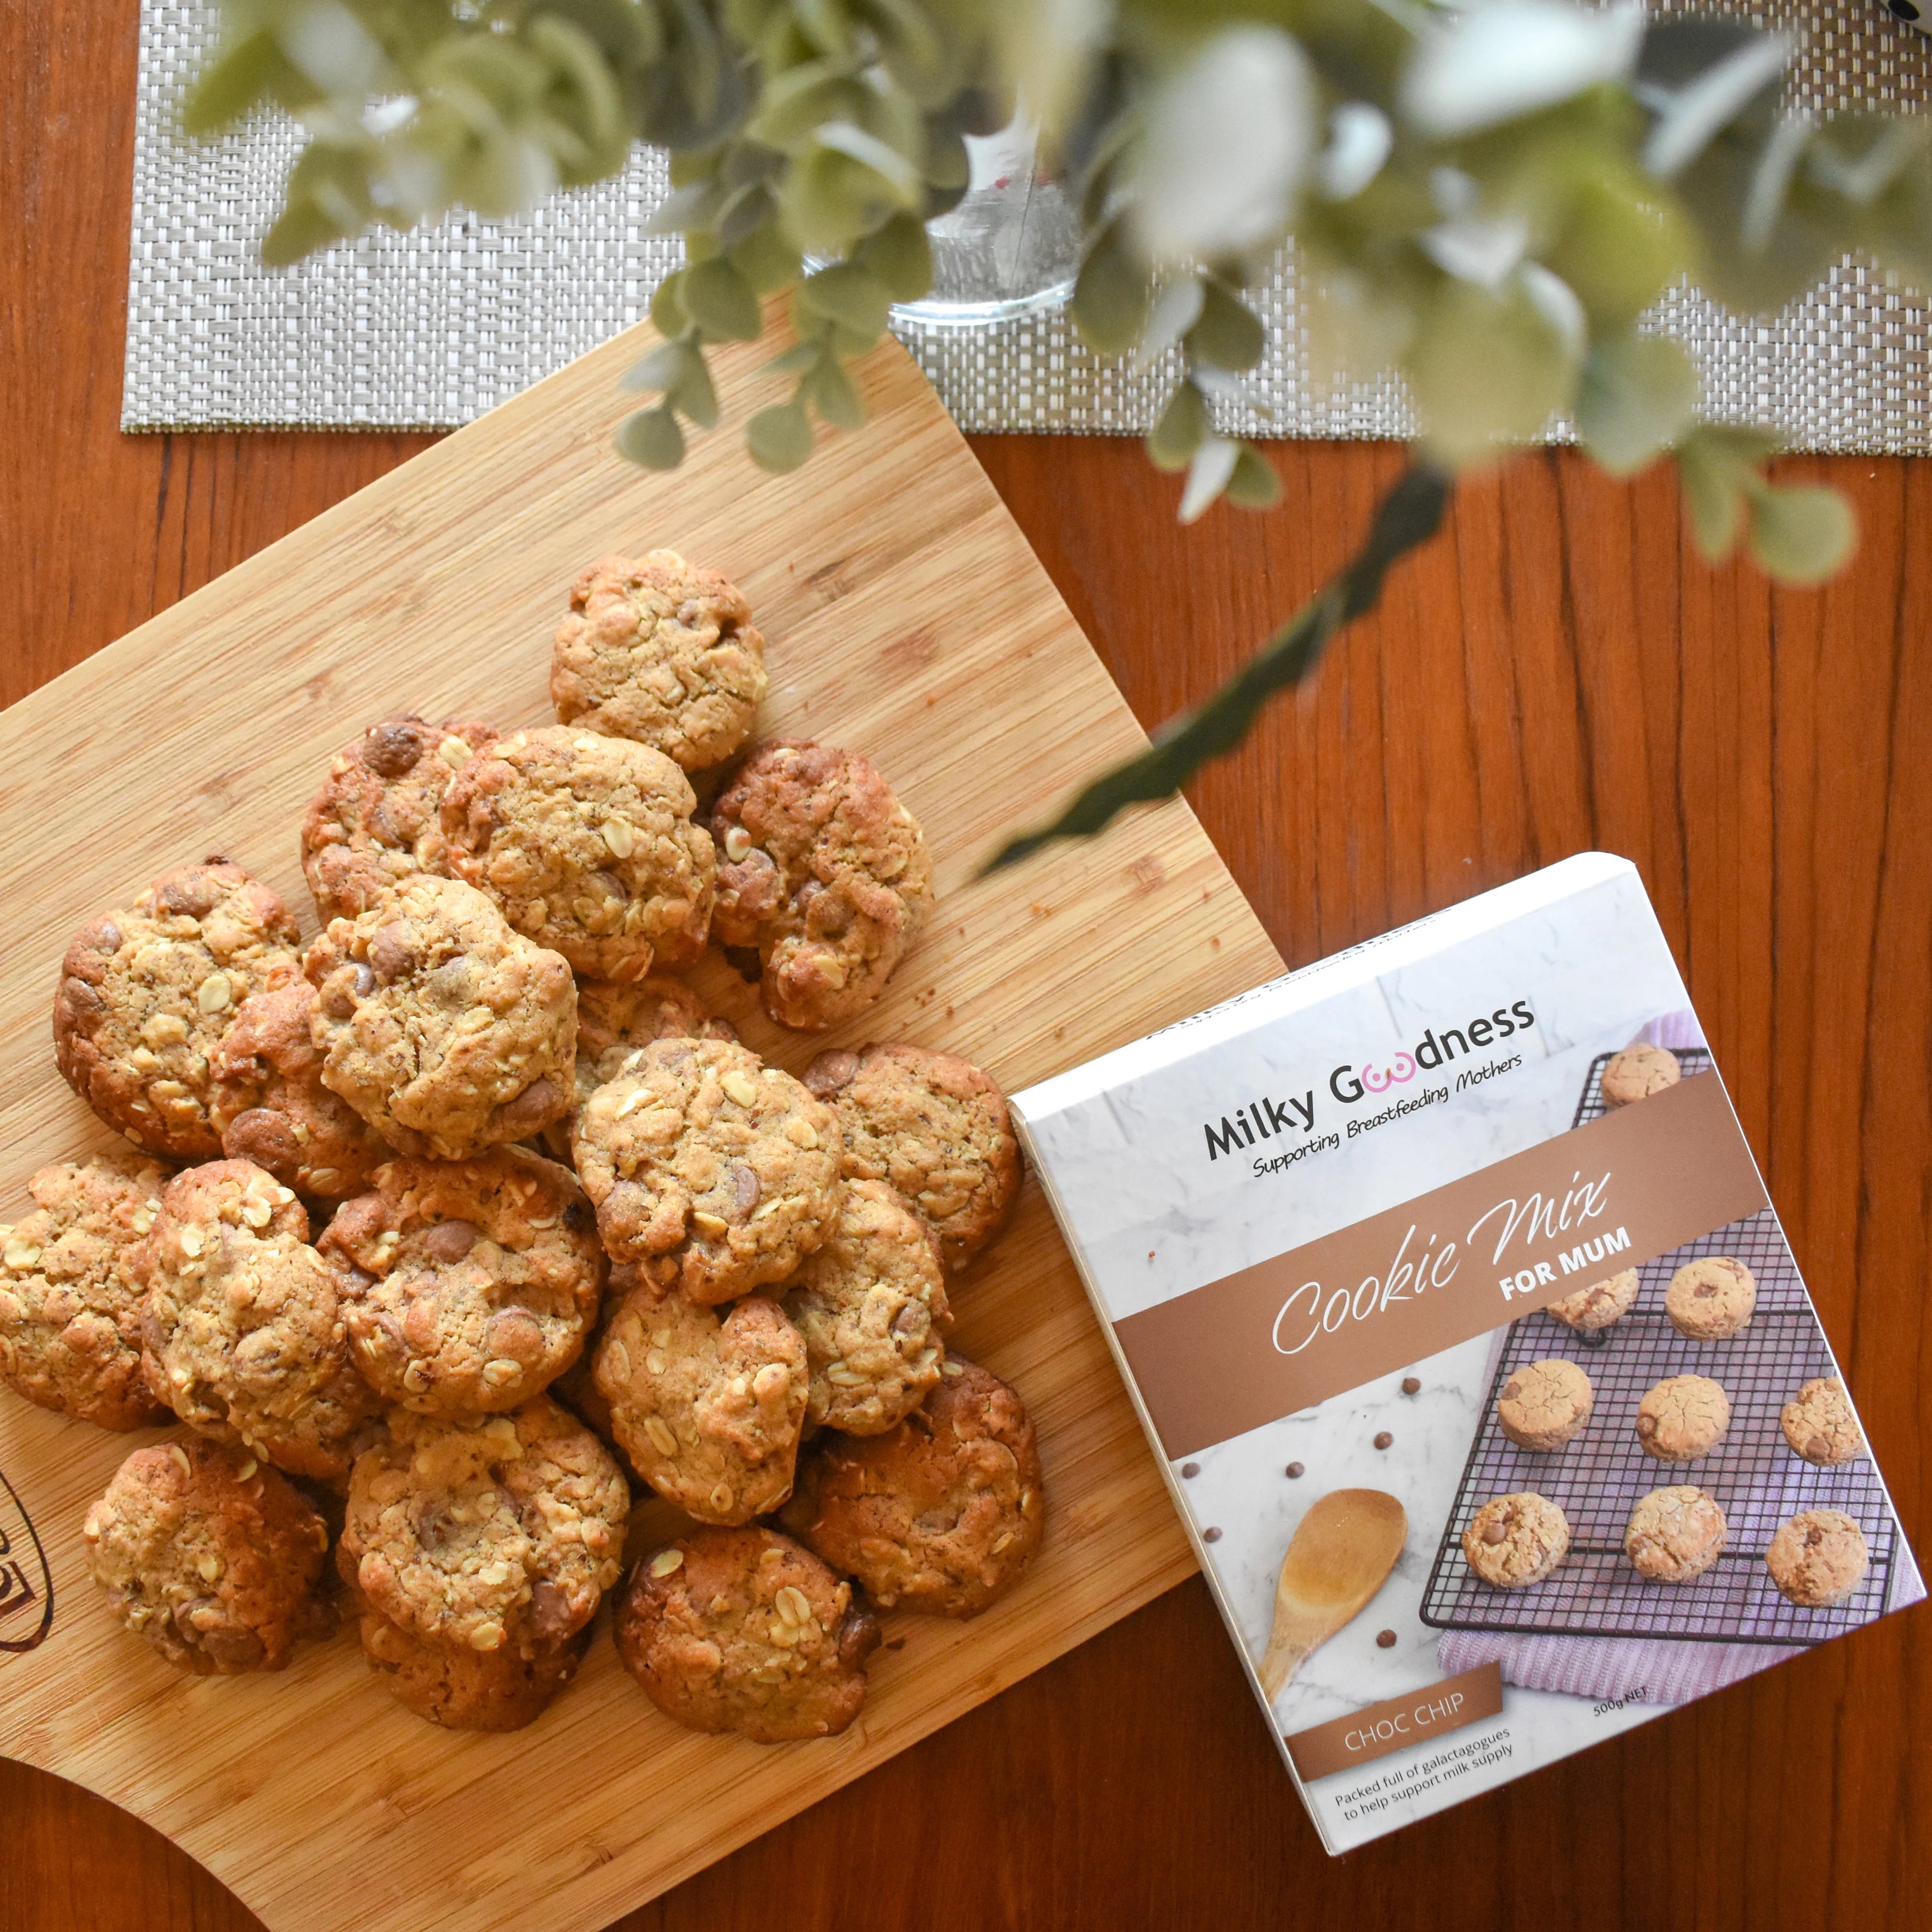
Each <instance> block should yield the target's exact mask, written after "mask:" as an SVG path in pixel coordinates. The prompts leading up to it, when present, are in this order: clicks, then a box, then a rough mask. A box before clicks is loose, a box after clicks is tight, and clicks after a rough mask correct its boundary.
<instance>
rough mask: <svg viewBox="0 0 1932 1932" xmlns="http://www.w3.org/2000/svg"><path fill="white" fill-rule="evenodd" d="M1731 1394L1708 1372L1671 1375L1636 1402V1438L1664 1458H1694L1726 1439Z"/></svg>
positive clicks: (1663, 1460) (1665, 1460)
mask: <svg viewBox="0 0 1932 1932" xmlns="http://www.w3.org/2000/svg"><path fill="white" fill-rule="evenodd" d="M1730 1426H1731V1405H1730V1398H1729V1397H1727V1395H1726V1394H1724V1391H1723V1390H1722V1389H1721V1388H1719V1387H1718V1385H1717V1384H1716V1383H1715V1382H1712V1380H1711V1379H1710V1378H1709V1376H1667V1378H1666V1379H1664V1381H1662V1382H1659V1383H1658V1385H1656V1387H1655V1388H1652V1389H1650V1390H1649V1391H1646V1394H1645V1396H1644V1398H1643V1400H1642V1401H1641V1402H1640V1403H1638V1404H1637V1440H1638V1442H1640V1443H1642V1444H1643V1447H1644V1450H1645V1451H1646V1454H1649V1455H1652V1456H1655V1457H1656V1458H1657V1460H1658V1461H1659V1462H1660V1463H1694V1462H1695V1461H1696V1460H1697V1458H1698V1457H1700V1456H1708V1455H1709V1454H1710V1453H1711V1451H1712V1450H1713V1449H1715V1448H1716V1447H1717V1446H1718V1444H1719V1443H1720V1442H1722V1441H1723V1440H1724V1432H1725V1431H1726V1430H1728V1429H1729V1428H1730Z"/></svg>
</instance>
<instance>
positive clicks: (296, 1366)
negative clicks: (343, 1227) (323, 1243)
mask: <svg viewBox="0 0 1932 1932" xmlns="http://www.w3.org/2000/svg"><path fill="white" fill-rule="evenodd" d="M146 1269H147V1279H148V1298H147V1303H146V1306H145V1308H144V1310H143V1311H142V1370H143V1372H144V1373H145V1375H146V1376H147V1379H148V1387H149V1388H151V1390H152V1391H154V1394H156V1395H157V1396H158V1397H160V1398H161V1399H162V1400H163V1401H165V1402H166V1403H167V1404H168V1405H169V1407H171V1408H172V1409H173V1410H174V1412H175V1414H176V1415H178V1416H179V1417H180V1418H181V1420H182V1421H184V1422H185V1423H187V1424H189V1425H190V1427H193V1428H195V1429H196V1430H199V1431H200V1432H201V1433H202V1434H203V1435H205V1436H211V1437H212V1438H213V1439H214V1440H216V1441H217V1442H228V1443H234V1444H240V1445H244V1446H245V1447H246V1448H248V1449H251V1450H252V1451H254V1454H256V1455H257V1456H258V1457H261V1458H262V1459H263V1460H264V1461H266V1462H270V1463H275V1465H276V1466H278V1468H281V1469H287V1470H288V1471H290V1472H291V1473H293V1475H298V1476H314V1477H317V1478H320V1479H322V1480H323V1481H339V1480H340V1479H341V1478H342V1477H344V1476H346V1475H347V1474H348V1473H349V1466H350V1462H351V1461H352V1460H353V1457H354V1456H355V1454H356V1451H357V1449H358V1448H359V1447H360V1446H361V1445H362V1442H364V1441H365V1440H366V1439H367V1438H368V1436H370V1434H371V1433H372V1432H373V1430H374V1424H375V1422H376V1418H377V1417H378V1416H379V1415H380V1413H381V1410H382V1404H381V1403H380V1400H379V1399H378V1398H377V1395H376V1394H375V1392H374V1390H372V1389H371V1388H369V1387H368V1385H367V1384H366V1383H365V1382H363V1380H362V1378H361V1377H360V1376H358V1375H357V1374H356V1371H355V1370H354V1369H353V1367H351V1366H350V1361H349V1346H348V1338H347V1335H346V1334H344V1329H343V1324H342V1316H341V1310H339V1308H338V1306H337V1303H336V1297H335V1277H334V1276H333V1275H332V1273H331V1271H330V1270H329V1265H328V1264H327V1263H326V1262H324V1261H323V1259H322V1257H321V1256H320V1255H319V1254H317V1253H316V1251H315V1250H314V1249H313V1248H312V1247H310V1246H309V1244H308V1211H307V1210H306V1209H305V1208H304V1207H303V1206H302V1203H301V1202H299V1201H298V1200H297V1199H296V1197H295V1196H294V1195H293V1193H290V1190H288V1189H287V1188H286V1187H284V1186H283V1185H282V1184H281V1182H280V1181H277V1180H276V1179H275V1177H274V1176H273V1175H269V1174H265V1173H264V1172H263V1171H262V1169H260V1168H259V1167H256V1166H253V1165H252V1164H251V1163H249V1162H248V1161H245V1160H217V1161H210V1162H208V1163H207V1164H206V1165H205V1166H202V1167H191V1168H190V1169H188V1170H187V1172H186V1173H184V1174H178V1175H175V1178H174V1179H173V1180H172V1181H169V1183H168V1184H167V1186H166V1188H164V1189H163V1190H162V1193H161V1208H160V1213H159V1214H157V1216H156V1217H154V1228H153V1230H152V1232H151V1233H150V1234H149V1235H148V1241H147V1257H146Z"/></svg>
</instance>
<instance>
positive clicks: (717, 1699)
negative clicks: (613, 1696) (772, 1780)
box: [617, 1527, 879, 1744]
mask: <svg viewBox="0 0 1932 1932" xmlns="http://www.w3.org/2000/svg"><path fill="white" fill-rule="evenodd" d="M878 1643H879V1626H878V1623H877V1619H875V1618H874V1616H872V1613H871V1611H869V1610H867V1609H866V1608H865V1605H864V1604H863V1603H862V1601H859V1599H858V1598H856V1596H855V1595H854V1594H853V1589H852V1586H851V1585H850V1583H846V1582H845V1581H844V1580H843V1579H841V1578H840V1577H835V1576H834V1575H833V1574H832V1572H831V1571H829V1570H828V1569H827V1568H826V1566H825V1565H823V1563H821V1562H820V1561H819V1560H818V1559H817V1557H815V1556H813V1555H812V1554H811V1553H810V1552H809V1551H808V1550H801V1549H800V1548H799V1547H798V1545H797V1544H795V1543H794V1542H793V1541H792V1540H791V1539H790V1538H789V1537H787V1536H780V1535H777V1534H776V1533H775V1532H773V1531H772V1530H769V1529H760V1528H757V1527H753V1528H750V1529H696V1530H693V1531H691V1532H690V1533H689V1534H688V1535H685V1536H682V1537H680V1538H679V1539H678V1541H676V1542H675V1543H673V1544H667V1545H666V1546H665V1547H664V1548H663V1549H661V1550H656V1551H654V1552H653V1553H652V1554H651V1555H649V1556H646V1557H645V1558H643V1560H642V1561H641V1562H639V1564H638V1565H637V1568H636V1569H635V1570H634V1571H632V1572H631V1582H630V1586H629V1588H628V1589H627V1590H626V1591H625V1593H624V1598H623V1601H622V1603H621V1604H619V1606H618V1609H617V1651H618V1655H619V1656H621V1657H622V1658H623V1660H624V1664H625V1668H626V1669H628V1670H629V1672H630V1673H631V1676H633V1677H634V1678H635V1679H637V1682H639V1683H640V1684H641V1685H643V1687H644V1690H645V1691H646V1694H647V1695H648V1696H649V1698H650V1700H651V1702H652V1703H654V1704H655V1705H656V1706H657V1707H658V1709H659V1710H661V1712H664V1715H666V1716H667V1717H668V1718H674V1719H676V1721H677V1722H678V1723H679V1724H682V1725H685V1727H687V1728H688V1729H689V1730H694V1731H736V1732H737V1733H739V1736H742V1737H747V1738H750V1739H752V1740H753V1742H755V1743H757V1744H778V1743H781V1742H784V1740H786V1739H792V1738H823V1737H829V1736H834V1735H835V1734H836V1733H838V1732H840V1731H842V1730H844V1728H845V1727H846V1726H847V1724H850V1722H851V1721H852V1720H853V1718H856V1716H857V1715H859V1706H861V1705H862V1704H863V1703H865V1660H866V1658H868V1657H869V1656H870V1655H871V1653H872V1652H873V1651H874V1650H875V1649H877V1648H878Z"/></svg>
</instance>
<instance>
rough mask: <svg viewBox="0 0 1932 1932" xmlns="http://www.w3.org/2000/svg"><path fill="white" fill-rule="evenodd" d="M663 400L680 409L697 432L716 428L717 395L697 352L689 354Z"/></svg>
mask: <svg viewBox="0 0 1932 1932" xmlns="http://www.w3.org/2000/svg"><path fill="white" fill-rule="evenodd" d="M664 401H666V402H667V403H668V404H670V406H671V407H673V409H676V410H682V411H683V413H685V415H686V416H688V417H689V418H690V419H691V421H692V422H694V423H695V424H696V425H697V427H698V428H700V429H715V428H717V427H718V392H717V391H716V390H715V389H713V388H712V385H711V371H710V370H709V368H706V366H705V361H704V357H703V354H702V353H701V352H700V351H699V350H695V349H694V350H691V353H690V354H689V356H688V358H687V359H686V362H685V368H684V371H683V373H682V374H681V375H680V376H679V378H678V380H677V384H676V387H675V388H674V389H670V391H668V392H667V393H666V395H665V397H664Z"/></svg>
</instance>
